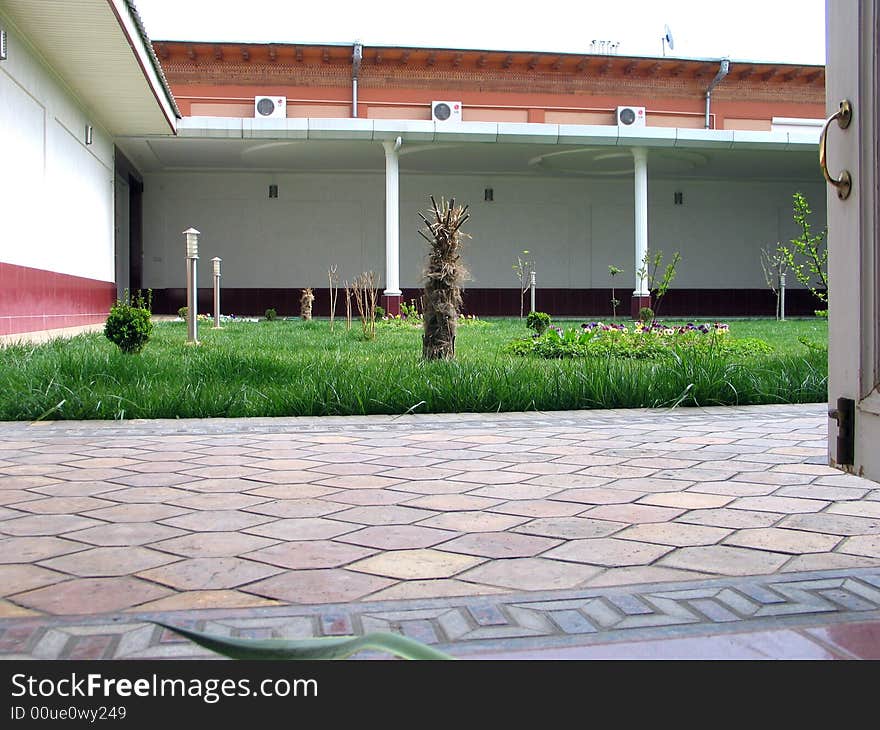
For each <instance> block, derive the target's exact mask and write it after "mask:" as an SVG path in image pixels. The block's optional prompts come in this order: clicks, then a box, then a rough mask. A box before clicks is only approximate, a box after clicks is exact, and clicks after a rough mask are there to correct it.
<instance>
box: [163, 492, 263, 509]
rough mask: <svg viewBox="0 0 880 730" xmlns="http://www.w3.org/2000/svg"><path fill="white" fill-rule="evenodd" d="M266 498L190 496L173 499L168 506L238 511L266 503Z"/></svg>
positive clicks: (216, 495) (218, 495)
mask: <svg viewBox="0 0 880 730" xmlns="http://www.w3.org/2000/svg"><path fill="white" fill-rule="evenodd" d="M268 501H269V498H268V497H259V496H257V497H254V496H252V495H249V494H229V493H226V492H224V493H219V494H191V495H188V496H185V497H175V498H174V499H172V500H169V504H173V505H175V506H177V507H185V508H186V509H197V510H239V509H245V508H247V507H254V506H255V505H259V504H263V503H265V502H268Z"/></svg>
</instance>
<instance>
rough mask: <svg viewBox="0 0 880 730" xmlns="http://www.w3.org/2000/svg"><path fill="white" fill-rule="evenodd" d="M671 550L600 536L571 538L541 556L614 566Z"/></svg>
mask: <svg viewBox="0 0 880 730" xmlns="http://www.w3.org/2000/svg"><path fill="white" fill-rule="evenodd" d="M670 550H672V548H671V547H669V546H667V545H655V544H653V543H646V542H633V541H632V540H619V539H617V538H614V537H601V538H596V539H591V540H572V541H570V542H567V543H566V544H565V545H560V546H559V547H557V548H554V549H553V550H550V551H549V552H547V553H545V555H544V557H545V558H553V559H556V560H567V561H571V562H576V563H587V564H590V565H604V566H607V567H610V568H614V567H617V566H623V565H648V564H649V563H653V562H654V561H655V560H657V559H658V558H660V557H661V556H663V555H665V554H666V553H668V552H669V551H670Z"/></svg>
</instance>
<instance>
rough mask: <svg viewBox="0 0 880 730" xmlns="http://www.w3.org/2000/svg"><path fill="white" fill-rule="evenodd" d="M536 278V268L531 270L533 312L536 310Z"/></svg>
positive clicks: (530, 285)
mask: <svg viewBox="0 0 880 730" xmlns="http://www.w3.org/2000/svg"><path fill="white" fill-rule="evenodd" d="M535 279H536V274H535V270H534V269H532V271H530V272H529V287H530V288H531V290H532V302H531V303H532V309H531V311H532V312H534V311H535Z"/></svg>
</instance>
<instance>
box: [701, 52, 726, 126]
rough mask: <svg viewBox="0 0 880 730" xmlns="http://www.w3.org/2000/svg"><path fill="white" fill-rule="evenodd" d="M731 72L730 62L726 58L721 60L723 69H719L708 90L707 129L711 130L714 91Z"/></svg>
mask: <svg viewBox="0 0 880 730" xmlns="http://www.w3.org/2000/svg"><path fill="white" fill-rule="evenodd" d="M729 70H730V61H728V60H727V59H726V58H724V59H722V60H721V68H719V69H718V73H717V74H715V78H714V79H712V83H711V84H709V88H708V89H706V129H709V107H710V105H711V103H712V89H714V88H715V87H716V86H718V84H720V83H721V81H722V80H723V79H724V77H725V76H727V72H728V71H729Z"/></svg>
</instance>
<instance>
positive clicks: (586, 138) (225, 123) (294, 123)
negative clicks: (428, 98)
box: [177, 117, 819, 154]
mask: <svg viewBox="0 0 880 730" xmlns="http://www.w3.org/2000/svg"><path fill="white" fill-rule="evenodd" d="M177 130H178V134H179V136H181V137H189V138H227V139H253V140H349V141H355V140H360V141H365V142H396V141H397V138H398V137H400V139H401V141H402V142H403V143H405V144H408V143H414V142H417V143H430V142H451V143H463V142H489V143H496V144H545V145H583V146H587V145H588V146H593V147H595V146H617V147H666V148H670V147H677V148H690V149H776V150H814V149H816V148H817V147H818V145H819V130H818V129H816V130H810V131H809V132H806V131H804V132H788V131H775V132H755V131H740V130H733V129H685V128H676V127H643V128H641V129H632V128H629V127H621V128H619V127H616V126H612V125H589V124H529V123H518V122H432V121H428V120H424V121H423V120H397V119H349V118H336V119H324V118H288V119H258V118H242V117H183V118H182V119H180V120H178V123H177ZM401 154H402V153H401Z"/></svg>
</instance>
